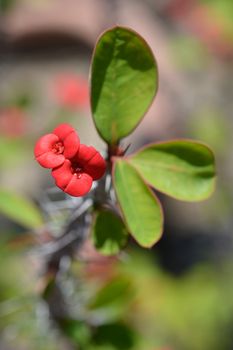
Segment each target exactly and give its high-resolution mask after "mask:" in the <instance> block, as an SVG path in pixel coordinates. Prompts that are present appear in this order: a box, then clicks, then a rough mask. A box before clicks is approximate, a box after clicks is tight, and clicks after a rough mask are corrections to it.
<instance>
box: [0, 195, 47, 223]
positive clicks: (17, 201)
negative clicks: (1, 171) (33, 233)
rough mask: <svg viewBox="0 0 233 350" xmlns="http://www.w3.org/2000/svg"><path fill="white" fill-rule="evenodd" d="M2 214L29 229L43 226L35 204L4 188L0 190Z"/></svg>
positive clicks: (0, 209) (0, 210) (0, 211)
mask: <svg viewBox="0 0 233 350" xmlns="http://www.w3.org/2000/svg"><path fill="white" fill-rule="evenodd" d="M0 213H1V214H4V215H5V216H7V217H8V218H10V219H12V220H13V221H15V222H17V223H19V224H20V225H22V226H25V227H27V228H29V229H34V228H36V227H38V226H41V225H42V224H43V220H42V216H41V214H40V211H39V209H38V208H37V207H36V206H35V205H34V203H32V202H31V201H30V200H29V199H27V198H25V197H24V196H22V195H19V194H16V193H13V192H11V191H8V190H6V189H3V188H0Z"/></svg>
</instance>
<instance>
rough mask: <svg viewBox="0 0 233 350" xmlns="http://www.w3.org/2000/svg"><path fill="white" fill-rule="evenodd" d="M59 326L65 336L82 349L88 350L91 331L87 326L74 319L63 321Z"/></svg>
mask: <svg viewBox="0 0 233 350" xmlns="http://www.w3.org/2000/svg"><path fill="white" fill-rule="evenodd" d="M59 326H60V328H61V329H62V331H63V332H64V334H65V335H66V336H67V337H68V338H69V340H71V341H72V342H73V343H74V344H76V345H78V346H79V348H80V349H86V346H87V345H88V344H89V342H90V339H91V331H90V329H89V327H88V325H87V324H85V323H84V322H82V321H78V320H73V319H61V320H60V321H59Z"/></svg>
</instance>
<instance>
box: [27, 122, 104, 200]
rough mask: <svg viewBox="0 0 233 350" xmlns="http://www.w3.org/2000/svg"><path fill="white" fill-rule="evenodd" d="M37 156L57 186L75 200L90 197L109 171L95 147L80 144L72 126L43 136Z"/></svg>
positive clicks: (59, 126) (64, 125)
mask: <svg viewBox="0 0 233 350" xmlns="http://www.w3.org/2000/svg"><path fill="white" fill-rule="evenodd" d="M34 154H35V158H36V160H37V161H38V163H39V164H40V165H41V166H43V167H44V168H51V169H52V176H53V178H54V179H55V182H56V185H57V186H58V187H59V188H61V189H62V190H63V191H64V192H66V193H68V194H70V195H71V196H75V197H79V196H84V195H85V194H87V193H88V192H89V191H90V189H91V186H92V182H93V180H99V179H100V178H101V177H102V176H103V175H104V173H105V170H106V162H105V160H104V159H103V157H102V156H101V155H100V153H99V152H98V151H97V150H96V149H95V148H94V147H92V146H86V145H83V144H80V140H79V137H78V135H77V133H76V131H75V130H74V129H73V128H72V127H71V126H70V125H69V124H60V125H58V126H57V127H56V128H55V129H54V130H53V132H52V133H51V134H46V135H44V136H42V137H41V138H40V139H39V140H38V141H37V142H36V145H35V149H34Z"/></svg>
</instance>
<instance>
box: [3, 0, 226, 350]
mask: <svg viewBox="0 0 233 350" xmlns="http://www.w3.org/2000/svg"><path fill="white" fill-rule="evenodd" d="M232 18H233V1H232V0H156V1H155V0H85V1H81V0H40V1H39V0H0V189H1V191H0V195H1V197H2V198H0V262H1V263H0V349H1V350H11V349H16V348H17V349H18V350H26V349H28V350H32V349H33V350H42V349H43V350H53V349H58V350H59V349H62V350H63V349H64V350H66V349H67V350H70V349H87V350H93V349H97V350H98V349H101V350H114V349H133V350H220V349H221V350H232V349H233V297H232V296H233V233H232V224H233V219H232V212H233V188H232V178H233V177H232V176H233V167H232V164H233V155H232V147H233V141H232V131H233V128H232V107H233V96H232V91H233V80H232V73H233V65H232V62H233V21H232ZM115 24H120V25H125V26H128V27H131V28H133V29H134V30H136V31H138V32H139V33H140V34H141V35H142V36H143V37H144V38H145V39H146V40H147V41H148V43H149V45H150V46H151V48H152V49H153V51H154V54H155V56H156V59H157V62H158V67H159V76H160V83H159V92H158V95H157V97H156V99H155V102H154V104H153V105H152V107H151V109H150V111H149V112H148V114H147V116H146V117H145V119H144V120H143V122H142V123H141V124H140V126H139V127H138V128H137V130H135V131H134V133H133V134H132V135H131V136H130V137H128V138H127V139H125V140H124V145H125V146H126V145H127V144H129V143H131V147H130V149H129V153H130V152H131V151H133V150H135V149H137V148H138V147H140V146H142V145H144V144H145V143H148V142H152V141H158V140H167V139H174V138H180V137H185V138H194V139H199V140H201V141H204V142H206V143H208V144H209V145H210V146H211V147H212V149H213V150H214V152H215V154H216V160H217V172H218V182H217V190H216V192H215V193H214V195H213V196H212V197H211V198H210V199H209V200H207V201H205V202H203V203H195V204H190V203H183V202H178V201H175V200H172V199H169V198H167V197H165V196H162V195H161V196H160V199H161V201H162V203H163V207H164V209H165V232H164V235H163V237H162V239H161V240H160V242H159V243H158V244H157V245H156V246H155V247H154V248H153V249H151V250H149V251H145V250H142V249H139V248H138V247H136V245H135V244H134V242H130V244H129V246H128V247H127V249H126V251H125V252H124V253H122V256H120V257H119V258H117V259H113V258H111V259H104V258H101V257H100V256H98V254H97V253H95V252H94V251H93V248H92V247H91V243H90V244H89V246H87V247H86V248H85V252H82V254H83V255H84V257H82V259H76V260H74V261H72V262H71V261H66V260H64V262H63V265H64V266H63V265H62V269H63V270H62V269H61V270H62V271H63V272H61V273H60V275H59V276H58V277H59V281H58V282H59V286H60V289H59V292H60V293H61V294H62V296H63V297H64V298H63V299H64V300H66V305H65V306H64V305H61V300H63V299H61V298H60V296H59V295H57V294H54V293H51V292H50V291H51V288H50V287H51V284H52V283H53V282H54V281H51V278H50V277H51V276H50V275H49V272H48V270H46V267H45V260H46V257H45V256H44V252H43V249H41V250H38V249H37V248H36V247H37V246H41V245H42V244H43V243H44V242H47V241H50V240H51V239H53V238H54V237H56V235H58V233H57V231H56V227H57V225H58V226H59V223H60V222H61V220H62V219H61V217H59V215H58V214H57V213H54V212H53V209H52V202H49V199H48V198H47V197H46V196H45V193H46V191H47V189H49V188H51V187H52V186H53V182H52V180H51V179H50V176H49V172H47V171H45V170H44V169H42V168H40V167H39V166H38V164H37V163H36V162H35V161H34V159H33V146H34V143H35V140H36V139H37V138H38V137H39V136H40V135H42V134H44V133H46V132H49V131H50V130H52V128H53V127H54V126H55V125H57V124H59V123H60V122H68V123H71V124H73V125H74V126H75V127H76V128H77V130H78V132H79V135H80V138H81V141H82V142H83V143H86V144H92V145H94V146H96V147H98V148H99V149H100V150H104V144H103V143H102V141H101V140H100V139H99V137H98V135H97V133H96V131H95V129H94V126H93V122H92V119H91V115H90V106H89V96H88V94H89V93H88V71H89V66H90V62H91V54H92V51H93V48H94V44H95V41H96V40H97V37H98V36H99V35H100V33H101V32H102V31H103V30H105V29H107V28H108V27H111V26H113V25H115ZM8 191H9V193H11V194H13V195H17V196H23V197H25V198H27V199H28V200H30V201H31V202H32V203H34V206H35V207H36V208H38V210H39V212H40V213H41V215H42V217H43V220H44V222H45V223H46V225H45V227H46V230H41V231H36V232H35V231H32V230H30V229H28V227H26V226H27V225H25V224H24V221H25V219H24V220H22V218H21V219H20V220H21V221H20V220H18V216H17V214H15V213H14V212H13V214H12V212H11V210H9V208H8V210H6V205H7V204H6V203H7V198H8V195H7V193H8ZM3 194H4V195H3ZM45 197H46V198H45ZM45 203H46V205H47V206H46V205H45ZM9 205H10V204H9ZM46 208H47V209H46ZM22 210H24V211H25V215H24V216H26V217H27V216H28V217H29V216H30V210H28V212H27V210H25V209H23V208H22ZM46 210H47V211H48V212H49V214H48V212H47V213H46ZM6 212H7V213H8V215H6ZM9 212H10V215H9ZM63 214H64V213H63ZM63 214H62V215H63ZM28 220H29V221H30V218H29V219H28ZM26 222H27V219H26ZM50 229H51V230H50ZM67 266H68V268H67ZM57 293H58V292H57ZM51 308H52V309H51ZM67 308H68V309H71V310H72V317H70V316H69V315H70V313H67ZM51 310H52V311H53V312H52V314H53V315H54V313H55V314H56V312H57V310H59V315H58V317H57V319H56V322H54V319H53V318H52V317H51ZM54 310H56V311H55V312H54ZM68 314H69V315H68Z"/></svg>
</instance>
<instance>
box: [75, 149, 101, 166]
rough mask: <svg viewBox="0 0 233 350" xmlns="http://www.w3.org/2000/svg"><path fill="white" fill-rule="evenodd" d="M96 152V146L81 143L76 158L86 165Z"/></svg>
mask: <svg viewBox="0 0 233 350" xmlns="http://www.w3.org/2000/svg"><path fill="white" fill-rule="evenodd" d="M96 153H97V150H96V149H95V148H94V147H92V146H86V145H83V144H81V145H80V147H79V151H78V153H77V155H76V157H75V160H76V161H77V162H79V163H80V165H85V164H86V163H87V162H89V160H90V159H91V158H92V157H94V155H95V154H96Z"/></svg>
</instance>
